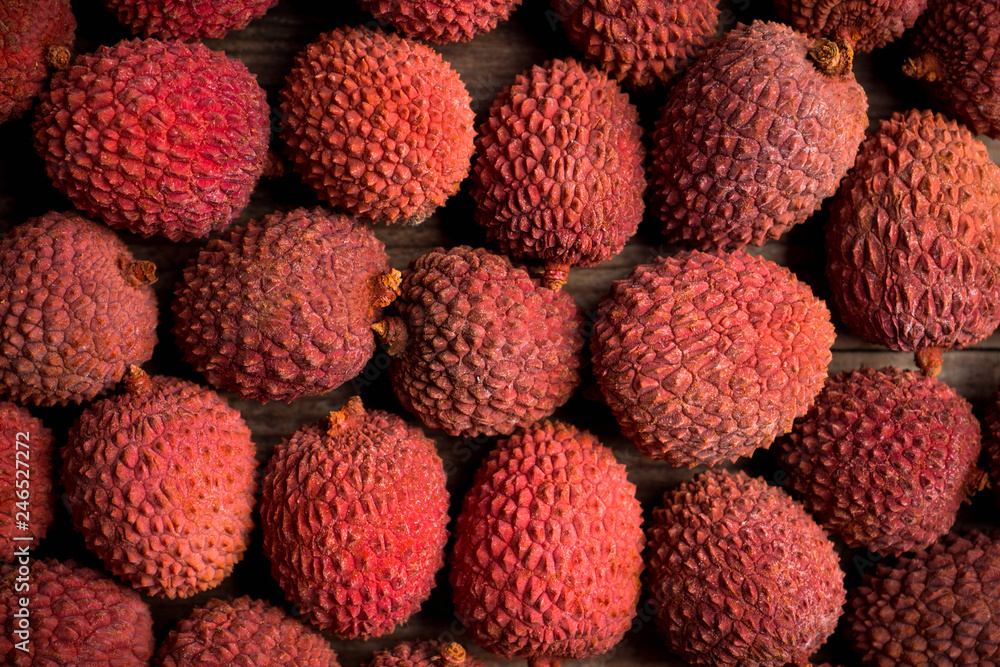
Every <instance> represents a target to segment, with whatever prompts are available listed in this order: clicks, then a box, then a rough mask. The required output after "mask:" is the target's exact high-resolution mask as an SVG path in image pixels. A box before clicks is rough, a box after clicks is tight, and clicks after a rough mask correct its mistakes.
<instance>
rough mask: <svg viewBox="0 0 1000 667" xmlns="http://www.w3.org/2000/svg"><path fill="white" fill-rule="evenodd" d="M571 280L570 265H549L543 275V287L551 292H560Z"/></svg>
mask: <svg viewBox="0 0 1000 667" xmlns="http://www.w3.org/2000/svg"><path fill="white" fill-rule="evenodd" d="M567 280H569V265H567V264H547V265H546V266H545V272H544V273H542V285H543V286H544V287H547V288H549V289H551V290H560V289H562V287H563V285H565V284H566V281H567Z"/></svg>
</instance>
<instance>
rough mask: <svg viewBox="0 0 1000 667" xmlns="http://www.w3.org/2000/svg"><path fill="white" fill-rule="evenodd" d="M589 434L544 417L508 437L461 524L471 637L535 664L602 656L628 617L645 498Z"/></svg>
mask: <svg viewBox="0 0 1000 667" xmlns="http://www.w3.org/2000/svg"><path fill="white" fill-rule="evenodd" d="M635 491H636V489H635V485H633V484H632V483H631V482H629V481H628V478H627V476H626V472H625V466H623V465H622V464H620V463H618V462H617V461H616V460H615V457H614V454H613V453H612V452H611V450H610V449H608V448H606V447H605V446H604V445H602V444H601V443H600V442H598V440H597V438H595V437H594V436H592V435H591V434H589V433H587V432H585V431H580V430H577V429H576V428H574V427H572V426H568V425H565V424H561V423H559V422H543V423H539V424H534V425H531V426H529V427H527V428H525V429H522V430H519V431H517V432H516V433H515V434H514V435H512V436H511V437H510V438H507V439H505V440H501V441H500V442H498V443H497V446H496V448H495V449H494V450H493V451H492V452H490V454H489V456H488V457H487V459H486V460H485V462H484V463H483V464H482V466H481V467H480V469H479V470H478V472H477V473H476V477H475V480H474V481H473V486H472V488H471V489H470V490H469V492H468V493H467V494H466V496H465V500H464V501H463V504H462V511H461V514H460V515H459V517H458V522H457V524H456V527H455V535H456V539H455V546H454V550H453V551H452V554H451V566H452V569H451V585H452V589H453V591H454V594H453V595H454V602H455V611H456V613H457V614H458V618H459V619H460V620H461V621H462V623H463V624H464V625H465V627H466V628H467V629H468V631H469V634H470V636H471V637H472V639H473V640H475V642H476V643H477V644H479V645H480V646H482V647H483V648H484V649H486V650H488V651H490V652H492V653H495V654H497V655H500V656H503V657H507V658H513V657H519V658H526V659H527V660H528V663H529V665H532V666H536V665H537V666H541V665H550V664H557V663H556V661H558V660H560V659H563V658H567V659H582V658H588V657H592V656H598V655H601V654H603V653H606V652H607V651H609V650H610V649H611V648H612V647H614V646H615V645H616V644H618V642H619V641H620V640H621V639H622V637H623V636H624V634H625V632H626V631H627V630H628V629H629V628H630V627H631V624H632V619H633V618H634V617H635V614H636V605H637V604H638V600H639V592H640V584H639V575H640V573H641V572H642V569H643V561H642V549H643V545H644V536H643V532H642V508H641V507H640V506H639V501H638V500H636V497H635Z"/></svg>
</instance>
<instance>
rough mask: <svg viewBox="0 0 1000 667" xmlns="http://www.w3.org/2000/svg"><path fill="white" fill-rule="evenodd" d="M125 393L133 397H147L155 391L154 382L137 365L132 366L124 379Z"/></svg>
mask: <svg viewBox="0 0 1000 667" xmlns="http://www.w3.org/2000/svg"><path fill="white" fill-rule="evenodd" d="M122 383H123V384H124V387H125V391H126V392H127V393H129V394H132V395H133V396H145V395H147V394H149V393H150V392H151V391H153V380H152V379H151V378H150V377H149V374H147V373H146V371H144V370H142V369H141V368H139V367H138V366H136V365H135V364H130V365H129V367H128V371H127V372H126V373H125V377H124V378H123V379H122Z"/></svg>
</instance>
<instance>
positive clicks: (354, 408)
mask: <svg viewBox="0 0 1000 667" xmlns="http://www.w3.org/2000/svg"><path fill="white" fill-rule="evenodd" d="M364 413H365V406H364V404H363V403H362V402H361V397H360V396H351V397H350V398H349V399H347V403H345V404H344V407H342V408H341V409H339V410H337V411H336V412H331V413H330V416H329V417H327V420H328V425H327V428H326V434H327V435H328V436H330V437H331V438H332V437H334V436H335V435H337V434H338V433H341V432H343V430H344V428H346V427H347V425H348V424H349V423H350V421H351V420H352V419H357V418H358V417H360V416H361V415H363V414H364Z"/></svg>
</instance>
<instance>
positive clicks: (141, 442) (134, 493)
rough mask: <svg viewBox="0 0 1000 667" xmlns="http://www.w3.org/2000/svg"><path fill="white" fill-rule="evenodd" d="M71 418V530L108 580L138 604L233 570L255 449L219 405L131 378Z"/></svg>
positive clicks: (166, 383)
mask: <svg viewBox="0 0 1000 667" xmlns="http://www.w3.org/2000/svg"><path fill="white" fill-rule="evenodd" d="M125 385H126V391H125V392H124V393H122V394H119V395H117V396H112V397H110V398H106V399H103V400H101V401H97V402H95V403H94V404H92V405H91V406H90V407H88V408H87V409H86V410H84V411H83V413H82V414H81V415H80V418H79V419H78V420H77V421H76V423H75V424H74V425H73V427H72V428H71V429H70V432H69V439H68V444H67V446H66V448H65V449H64V450H63V466H64V467H63V484H64V485H65V487H66V497H67V501H66V502H67V505H68V506H69V509H70V511H71V513H72V517H73V524H74V525H75V526H76V528H77V530H79V531H80V532H81V533H82V534H83V538H84V540H85V541H86V543H87V547H88V548H90V550H91V551H93V552H94V553H96V554H97V555H98V556H100V557H101V559H102V560H103V561H104V564H105V566H106V567H107V568H108V569H109V570H111V572H112V573H114V574H115V575H117V576H119V577H121V578H122V579H123V580H125V581H126V582H128V583H129V584H131V585H132V586H133V587H134V588H136V589H138V590H139V591H141V592H143V593H146V594H147V595H157V596H162V597H168V598H175V597H182V598H184V597H190V596H191V595H194V594H195V593H197V592H199V591H204V590H207V589H209V588H212V587H214V586H216V585H217V584H218V583H219V582H221V581H222V580H223V579H224V578H225V577H226V576H228V575H229V573H230V572H232V569H233V567H235V566H236V563H237V562H238V561H239V560H240V559H241V558H242V556H243V552H244V551H245V550H246V548H247V544H248V543H249V539H250V530H251V529H252V528H253V521H252V519H251V511H252V509H253V504H254V491H255V489H256V486H257V484H256V461H255V459H254V457H255V455H256V448H255V447H254V444H253V442H251V440H250V429H249V428H247V425H246V423H245V422H244V421H243V418H242V417H241V416H240V414H239V413H238V412H237V411H236V410H234V409H233V408H231V407H229V405H228V404H227V403H226V401H225V399H224V398H222V397H221V396H219V395H218V394H216V393H215V392H214V391H212V390H210V389H206V388H204V387H200V386H198V385H196V384H193V383H191V382H187V381H184V380H179V379H176V378H170V377H162V376H154V377H149V376H147V375H146V374H145V373H143V372H142V371H140V370H138V369H137V368H136V369H133V371H132V372H131V373H130V374H129V377H128V378H127V379H126V382H125Z"/></svg>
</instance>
